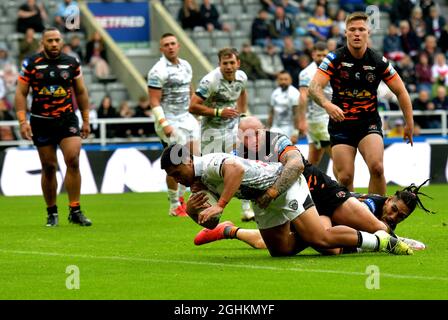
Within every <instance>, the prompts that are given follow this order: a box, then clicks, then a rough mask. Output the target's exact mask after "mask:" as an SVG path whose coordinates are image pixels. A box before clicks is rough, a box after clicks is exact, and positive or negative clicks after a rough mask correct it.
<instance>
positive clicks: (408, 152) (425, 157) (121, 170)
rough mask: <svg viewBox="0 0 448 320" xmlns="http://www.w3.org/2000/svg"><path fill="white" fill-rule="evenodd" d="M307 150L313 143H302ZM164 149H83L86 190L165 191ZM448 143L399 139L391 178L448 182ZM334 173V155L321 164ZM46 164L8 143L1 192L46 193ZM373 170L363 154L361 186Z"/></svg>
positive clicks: (0, 166) (390, 157) (388, 156)
mask: <svg viewBox="0 0 448 320" xmlns="http://www.w3.org/2000/svg"><path fill="white" fill-rule="evenodd" d="M299 148H300V150H301V152H302V153H303V154H305V155H306V154H307V153H308V149H307V148H308V146H307V145H299ZM57 155H58V167H59V170H58V172H57V181H58V192H62V191H64V186H63V183H62V182H63V181H64V178H65V176H64V175H65V171H66V167H65V163H64V158H63V156H62V153H61V151H60V150H58V154H57ZM160 155H161V150H141V149H138V148H134V147H130V148H118V149H116V150H95V151H92V150H89V151H86V150H84V149H83V150H82V151H81V156H80V161H79V162H80V170H81V175H82V187H81V193H82V194H96V193H105V194H108V193H124V192H159V191H165V190H166V182H165V177H166V174H165V171H163V170H161V169H160ZM447 158H448V144H444V145H440V144H429V143H415V144H414V147H412V148H410V147H409V145H407V144H405V143H393V144H391V145H389V146H387V147H386V150H385V152H384V168H385V176H386V181H387V183H389V184H396V185H400V186H407V185H410V184H411V183H416V184H419V183H422V182H423V181H425V180H426V179H428V178H431V181H430V183H431V184H434V183H447V178H448V166H447V164H448V162H447ZM320 167H321V168H322V169H323V170H324V171H325V172H327V174H328V175H330V176H333V173H332V163H331V161H328V159H327V160H326V161H324V162H323V163H321V166H320ZM40 180H41V164H40V161H39V155H38V153H37V151H36V150H35V149H34V148H26V149H23V148H8V149H6V150H3V151H0V194H3V195H6V196H21V195H40V194H42V191H41V185H40ZM368 183H369V172H368V169H367V167H366V165H365V163H364V162H363V160H362V157H361V156H359V157H358V158H357V159H356V161H355V181H354V184H355V188H360V187H367V186H368Z"/></svg>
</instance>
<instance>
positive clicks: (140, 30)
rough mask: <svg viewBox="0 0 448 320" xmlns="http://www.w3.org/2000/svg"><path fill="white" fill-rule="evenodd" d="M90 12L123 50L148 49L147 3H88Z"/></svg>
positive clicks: (148, 19) (148, 15)
mask: <svg viewBox="0 0 448 320" xmlns="http://www.w3.org/2000/svg"><path fill="white" fill-rule="evenodd" d="M87 5H88V7H89V9H90V11H91V12H92V14H93V15H94V16H95V18H96V19H97V21H98V22H99V23H100V24H101V25H102V26H103V28H104V29H105V30H106V31H107V32H108V33H109V34H110V36H111V37H112V38H113V39H114V40H115V41H116V42H117V44H118V45H119V46H120V47H121V48H123V49H129V48H148V47H149V41H150V34H151V33H150V26H151V24H150V14H149V10H150V8H149V3H148V2H147V1H146V2H107V3H103V2H88V3H87Z"/></svg>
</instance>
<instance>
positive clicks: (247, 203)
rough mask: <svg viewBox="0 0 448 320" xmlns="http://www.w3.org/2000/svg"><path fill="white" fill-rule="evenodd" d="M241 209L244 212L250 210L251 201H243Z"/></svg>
mask: <svg viewBox="0 0 448 320" xmlns="http://www.w3.org/2000/svg"><path fill="white" fill-rule="evenodd" d="M241 208H242V209H243V210H249V209H250V200H241Z"/></svg>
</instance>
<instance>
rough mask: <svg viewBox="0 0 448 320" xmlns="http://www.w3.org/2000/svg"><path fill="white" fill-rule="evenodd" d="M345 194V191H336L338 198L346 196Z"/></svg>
mask: <svg viewBox="0 0 448 320" xmlns="http://www.w3.org/2000/svg"><path fill="white" fill-rule="evenodd" d="M345 194H346V193H345V191H339V192H338V193H336V198H344V197H345Z"/></svg>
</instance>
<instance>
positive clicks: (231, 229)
mask: <svg viewBox="0 0 448 320" xmlns="http://www.w3.org/2000/svg"><path fill="white" fill-rule="evenodd" d="M238 230H240V228H239V227H235V226H227V227H225V228H224V237H225V238H226V239H235V238H236V233H237V232H238Z"/></svg>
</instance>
